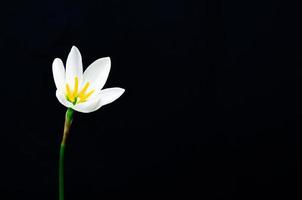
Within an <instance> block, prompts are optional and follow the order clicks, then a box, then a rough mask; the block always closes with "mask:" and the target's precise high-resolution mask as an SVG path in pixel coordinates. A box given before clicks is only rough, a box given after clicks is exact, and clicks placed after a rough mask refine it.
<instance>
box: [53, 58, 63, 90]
mask: <svg viewBox="0 0 302 200" xmlns="http://www.w3.org/2000/svg"><path fill="white" fill-rule="evenodd" d="M52 74H53V78H54V81H55V84H56V87H57V89H58V90H60V91H64V87H65V69H64V65H63V62H62V60H61V59H59V58H56V59H54V61H53V63H52Z"/></svg>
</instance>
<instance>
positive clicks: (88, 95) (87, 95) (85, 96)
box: [79, 90, 94, 103]
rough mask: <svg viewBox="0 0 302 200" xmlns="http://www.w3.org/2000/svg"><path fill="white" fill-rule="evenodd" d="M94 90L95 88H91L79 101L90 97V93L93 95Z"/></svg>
mask: <svg viewBox="0 0 302 200" xmlns="http://www.w3.org/2000/svg"><path fill="white" fill-rule="evenodd" d="M93 92H94V90H91V91H90V92H89V93H88V94H85V95H84V96H83V97H82V98H81V99H80V101H79V103H82V102H84V101H86V100H87V99H88V98H89V97H90V95H92V93H93Z"/></svg>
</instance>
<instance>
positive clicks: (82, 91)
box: [52, 46, 125, 113]
mask: <svg viewBox="0 0 302 200" xmlns="http://www.w3.org/2000/svg"><path fill="white" fill-rule="evenodd" d="M110 65H111V63H110V58H109V57H106V58H100V59H98V60H96V61H94V62H93V63H92V64H91V65H90V66H89V67H88V68H87V69H86V70H85V72H84V73H83V66H82V57H81V53H80V51H79V50H78V48H77V47H75V46H73V47H72V48H71V51H70V53H69V55H68V57H67V61H66V71H65V69H64V65H63V62H62V60H61V59H59V58H56V59H54V61H53V64H52V71H53V77H54V81H55V84H56V87H57V91H56V96H57V98H58V100H59V102H60V103H61V104H63V105H64V106H66V107H68V108H72V109H74V110H76V111H79V112H82V113H90V112H93V111H96V110H97V109H99V108H100V107H101V106H104V105H106V104H109V103H111V102H113V101H115V100H116V99H118V98H119V97H120V96H121V95H122V94H123V93H124V91H125V90H124V89H123V88H118V87H114V88H107V89H103V90H102V88H103V86H104V85H105V83H106V80H107V77H108V75H109V71H110Z"/></svg>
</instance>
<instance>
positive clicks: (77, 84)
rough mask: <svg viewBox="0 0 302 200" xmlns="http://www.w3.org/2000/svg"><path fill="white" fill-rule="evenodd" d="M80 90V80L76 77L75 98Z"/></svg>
mask: <svg viewBox="0 0 302 200" xmlns="http://www.w3.org/2000/svg"><path fill="white" fill-rule="evenodd" d="M78 89H79V79H78V77H77V76H76V77H75V78H74V90H73V97H76V96H77V94H78Z"/></svg>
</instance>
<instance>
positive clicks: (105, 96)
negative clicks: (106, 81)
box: [99, 87, 125, 105]
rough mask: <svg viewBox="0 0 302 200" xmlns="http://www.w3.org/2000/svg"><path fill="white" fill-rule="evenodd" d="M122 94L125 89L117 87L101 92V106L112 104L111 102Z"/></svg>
mask: <svg viewBox="0 0 302 200" xmlns="http://www.w3.org/2000/svg"><path fill="white" fill-rule="evenodd" d="M124 92H125V89H123V88H118V87H114V88H107V89H104V90H101V92H100V94H99V95H100V96H101V101H102V105H106V104H109V103H112V102H113V101H115V100H116V99H118V98H119V97H120V96H121V95H122V94H123V93H124Z"/></svg>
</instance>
